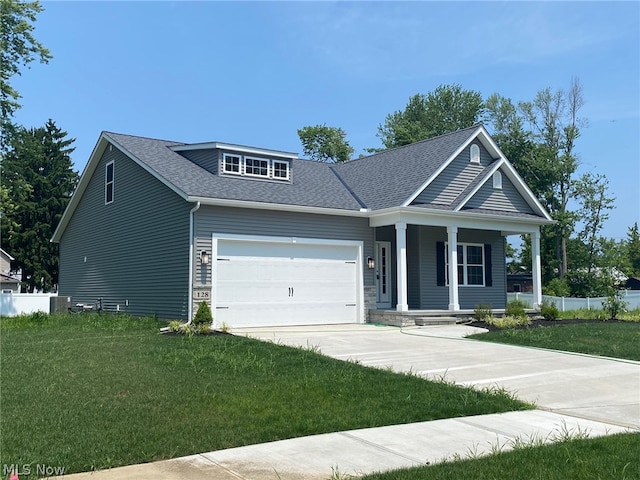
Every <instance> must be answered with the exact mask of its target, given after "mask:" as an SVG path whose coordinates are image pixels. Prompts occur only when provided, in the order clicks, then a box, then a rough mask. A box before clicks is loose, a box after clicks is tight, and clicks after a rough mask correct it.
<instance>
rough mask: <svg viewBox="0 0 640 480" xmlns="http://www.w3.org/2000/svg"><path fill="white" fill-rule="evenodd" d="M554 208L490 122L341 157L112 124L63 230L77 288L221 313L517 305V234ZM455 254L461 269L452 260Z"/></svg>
mask: <svg viewBox="0 0 640 480" xmlns="http://www.w3.org/2000/svg"><path fill="white" fill-rule="evenodd" d="M550 223H552V220H551V218H550V216H549V214H548V213H547V212H546V211H545V210H544V208H543V207H542V206H541V204H540V203H539V202H538V201H537V200H536V198H535V196H534V195H533V194H532V192H531V190H530V189H529V188H528V187H527V185H525V183H524V181H523V180H522V178H521V177H520V176H519V175H518V174H517V172H516V171H515V169H514V168H513V166H512V165H511V164H510V163H509V161H508V160H507V159H506V158H505V157H504V155H503V153H502V152H501V151H500V150H499V148H498V147H497V146H496V144H495V143H494V141H493V140H492V139H491V137H490V136H489V134H488V133H487V131H486V130H485V128H484V127H483V126H481V125H479V126H474V127H471V128H467V129H464V130H460V131H457V132H454V133H450V134H447V135H442V136H440V137H436V138H432V139H429V140H425V141H421V142H418V143H414V144H411V145H407V146H404V147H400V148H396V149H392V150H387V151H383V152H380V153H377V154H375V155H372V156H369V157H365V158H360V159H357V160H353V161H351V162H347V163H344V164H338V165H335V164H326V163H319V162H313V161H309V160H303V159H299V158H298V156H297V154H295V153H291V152H284V151H278V150H270V149H265V148H255V147H246V146H241V145H233V144H228V143H221V142H206V143H192V144H186V143H180V142H174V141H166V140H158V139H152V138H143V137H135V136H131V135H123V134H117V133H110V132H103V133H102V134H101V135H100V138H99V139H98V142H97V144H96V146H95V148H94V150H93V152H92V154H91V157H90V159H89V161H88V163H87V165H86V167H85V169H84V172H83V173H82V176H81V179H80V182H79V184H78V186H77V189H76V191H75V193H74V195H73V197H72V199H71V201H70V202H69V205H68V207H67V210H66V211H65V213H64V215H63V217H62V219H61V221H60V224H59V225H58V227H57V229H56V231H55V233H54V236H53V238H52V241H54V242H59V244H60V279H59V292H60V295H64V296H71V297H72V299H73V300H72V301H73V302H74V303H78V302H79V303H95V302H96V301H97V299H98V298H100V299H101V301H102V302H103V303H102V304H103V305H104V307H105V308H109V309H121V310H127V311H128V312H130V313H132V314H139V315H153V314H155V315H157V316H159V317H161V318H174V319H184V320H187V319H190V318H192V316H193V313H194V311H195V308H196V307H197V305H198V304H199V302H202V301H206V302H208V303H209V304H210V307H211V309H212V313H213V316H214V322H215V323H216V324H217V325H222V324H227V325H229V326H231V327H235V326H258V325H296V324H316V323H317V324H321V323H325V324H329V323H357V322H365V321H367V318H368V315H369V312H372V311H377V310H393V311H396V312H399V313H400V314H402V313H410V311H413V310H446V311H451V312H459V311H461V310H465V309H466V310H470V309H473V308H474V307H475V306H476V305H477V304H480V303H483V304H487V303H489V304H492V306H493V307H494V308H496V309H497V308H504V306H505V304H506V268H505V236H506V235H511V234H529V235H531V238H532V246H533V248H532V251H533V254H532V258H533V262H532V266H531V268H532V272H533V292H534V299H535V301H534V303H535V304H540V302H541V299H542V294H541V284H540V226H541V225H545V224H550ZM454 267H455V268H454Z"/></svg>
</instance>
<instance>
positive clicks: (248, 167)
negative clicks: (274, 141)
mask: <svg viewBox="0 0 640 480" xmlns="http://www.w3.org/2000/svg"><path fill="white" fill-rule="evenodd" d="M244 173H245V174H247V175H256V176H258V177H268V176H269V160H263V159H262V158H252V157H245V159H244Z"/></svg>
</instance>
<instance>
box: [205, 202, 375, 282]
mask: <svg viewBox="0 0 640 480" xmlns="http://www.w3.org/2000/svg"><path fill="white" fill-rule="evenodd" d="M194 221H195V232H196V233H195V235H196V251H197V252H200V251H201V250H207V251H208V252H211V236H212V234H213V233H218V234H221V233H226V234H234V235H264V236H275V237H301V238H319V239H330V240H355V241H361V242H363V257H364V259H366V258H367V257H373V256H374V242H373V229H372V228H371V227H369V220H368V219H366V218H355V217H338V216H332V215H316V214H309V213H297V212H282V211H273V210H252V209H247V208H229V207H214V206H206V205H205V206H202V207H201V208H200V210H198V211H197V212H196V214H195V219H194ZM363 269H364V277H363V279H364V285H365V286H368V285H375V283H374V282H375V280H374V274H373V270H369V269H368V268H367V266H366V261H364V262H363ZM194 275H195V278H194V286H196V287H197V286H200V285H207V284H208V283H207V280H208V279H210V278H211V263H209V265H208V266H207V268H206V269H205V268H204V267H198V268H195V269H194Z"/></svg>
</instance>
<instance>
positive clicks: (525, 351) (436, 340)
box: [58, 325, 640, 480]
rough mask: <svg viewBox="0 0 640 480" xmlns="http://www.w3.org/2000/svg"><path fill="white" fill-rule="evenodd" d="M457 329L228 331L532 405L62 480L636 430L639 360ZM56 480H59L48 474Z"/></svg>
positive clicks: (384, 456)
mask: <svg viewBox="0 0 640 480" xmlns="http://www.w3.org/2000/svg"><path fill="white" fill-rule="evenodd" d="M475 331H476V329H473V328H472V327H464V326H440V327H422V328H411V329H402V330H401V329H398V328H395V327H378V326H373V325H347V326H322V327H290V328H264V329H246V330H235V331H234V332H233V333H235V334H237V335H248V336H251V337H255V338H260V339H262V340H268V341H273V342H276V343H281V344H286V345H293V346H301V347H305V348H314V349H316V348H317V349H319V350H320V351H321V352H322V353H323V354H325V355H329V356H332V357H335V358H339V359H343V360H348V359H351V360H357V361H359V362H360V363H362V364H363V365H370V366H375V367H383V368H392V369H393V370H396V371H405V372H406V371H412V372H414V373H418V374H421V375H424V376H426V377H430V378H445V379H447V380H451V381H454V382H456V383H462V384H466V385H474V386H477V387H479V388H483V387H489V388H491V387H501V388H506V389H507V390H509V391H511V392H512V393H514V394H516V396H518V397H519V398H521V399H523V400H527V401H531V402H535V403H536V404H537V405H538V407H539V409H538V410H532V411H526V412H509V413H504V414H493V415H480V416H474V417H464V418H457V419H446V420H436V421H432V422H422V423H415V424H407V425H394V426H387V427H379V428H370V429H363V430H354V431H348V432H336V433H329V434H324V435H315V436H310V437H303V438H297V439H290V440H283V441H278V442H272V443H265V444H259V445H251V446H247V447H239V448H232V449H228V450H220V451H215V452H210V453H203V454H199V455H192V456H188V457H182V458H177V459H172V460H166V461H161V462H154V463H150V464H143V465H131V466H127V467H120V468H114V469H111V470H105V471H99V472H94V473H81V474H74V475H66V476H64V479H66V480H89V479H93V480H115V479H131V480H133V479H136V480H151V479H156V480H165V479H166V480H169V479H192V480H205V479H207V480H209V479H210V480H214V479H220V480H227V479H234V480H238V479H245V480H263V479H273V480H277V479H280V480H289V479H290V480H294V479H296V480H306V479H309V480H311V479H313V480H316V479H317V480H327V479H329V478H330V477H331V475H332V474H333V473H337V472H339V473H340V474H349V475H361V474H365V473H371V472H375V471H384V470H390V469H395V468H402V467H410V466H417V465H425V464H427V463H435V462H438V461H441V460H443V459H444V458H452V457H454V456H461V457H470V456H476V455H481V454H486V453H490V452H492V451H495V450H496V449H500V450H508V449H510V448H511V447H512V446H513V445H514V444H518V443H520V442H528V441H536V442H537V441H545V442H551V441H557V440H560V439H562V438H566V436H567V435H573V436H575V435H579V436H583V435H589V436H599V435H608V434H614V433H618V432H626V431H639V430H640V363H639V362H632V361H621V360H615V359H605V358H596V357H591V356H587V355H575V354H568V353H562V352H552V351H547V350H541V349H534V348H523V347H513V346H507V345H499V344H491V343H485V342H477V341H472V340H465V339H464V338H462V337H464V336H465V335H467V334H469V333H474V332H475ZM58 478H63V477H58Z"/></svg>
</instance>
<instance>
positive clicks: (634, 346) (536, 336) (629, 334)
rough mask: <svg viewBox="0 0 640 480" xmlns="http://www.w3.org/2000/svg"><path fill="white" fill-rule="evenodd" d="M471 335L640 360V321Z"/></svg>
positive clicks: (503, 341)
mask: <svg viewBox="0 0 640 480" xmlns="http://www.w3.org/2000/svg"><path fill="white" fill-rule="evenodd" d="M469 338H473V339H476V340H485V341H488V342H499V343H508V344H512V345H528V346H534V347H542V348H550V349H554V350H563V351H567V352H579V353H589V354H592V355H601V356H606V357H615V358H626V359H629V360H640V322H622V323H612V322H598V323H581V324H571V325H556V326H552V327H537V328H523V329H505V330H500V331H496V332H489V333H481V334H478V335H472V336H470V337H469Z"/></svg>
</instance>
